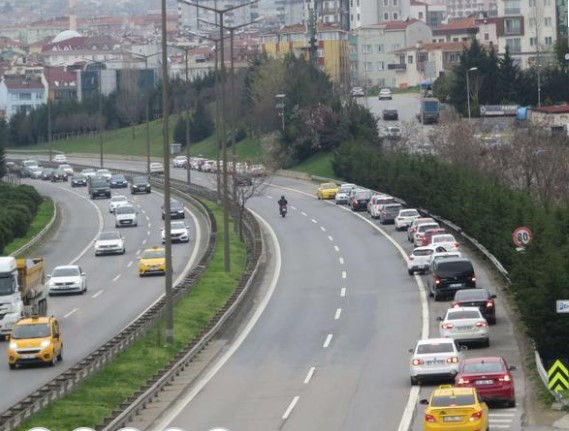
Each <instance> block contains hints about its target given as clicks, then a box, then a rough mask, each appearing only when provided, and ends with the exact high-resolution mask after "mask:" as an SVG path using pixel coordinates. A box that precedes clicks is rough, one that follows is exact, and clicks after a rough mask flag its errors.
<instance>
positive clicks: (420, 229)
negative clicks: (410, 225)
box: [413, 222, 440, 247]
mask: <svg viewBox="0 0 569 431" xmlns="http://www.w3.org/2000/svg"><path fill="white" fill-rule="evenodd" d="M437 228H440V226H439V224H438V223H437V222H427V223H420V224H418V225H417V229H416V230H415V234H414V235H413V244H415V247H419V246H420V245H423V235H424V233H425V232H426V231H428V230H429V229H437Z"/></svg>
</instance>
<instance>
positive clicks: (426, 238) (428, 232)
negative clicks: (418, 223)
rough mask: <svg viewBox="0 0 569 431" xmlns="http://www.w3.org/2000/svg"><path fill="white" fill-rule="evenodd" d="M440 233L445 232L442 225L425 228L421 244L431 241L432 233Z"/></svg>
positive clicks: (427, 243)
mask: <svg viewBox="0 0 569 431" xmlns="http://www.w3.org/2000/svg"><path fill="white" fill-rule="evenodd" d="M442 233H446V231H445V230H444V228H442V227H437V228H434V229H427V230H426V231H425V233H423V243H422V244H421V245H429V244H430V243H431V237H432V236H433V235H440V234H442Z"/></svg>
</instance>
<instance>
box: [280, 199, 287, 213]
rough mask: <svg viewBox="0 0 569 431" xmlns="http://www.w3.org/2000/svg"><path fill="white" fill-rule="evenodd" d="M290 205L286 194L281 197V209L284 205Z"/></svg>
mask: <svg viewBox="0 0 569 431" xmlns="http://www.w3.org/2000/svg"><path fill="white" fill-rule="evenodd" d="M287 205H288V201H287V200H286V199H285V197H284V195H282V196H281V198H280V199H279V211H280V209H281V208H282V207H286V206H287Z"/></svg>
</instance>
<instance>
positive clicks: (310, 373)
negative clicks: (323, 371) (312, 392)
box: [304, 367, 316, 385]
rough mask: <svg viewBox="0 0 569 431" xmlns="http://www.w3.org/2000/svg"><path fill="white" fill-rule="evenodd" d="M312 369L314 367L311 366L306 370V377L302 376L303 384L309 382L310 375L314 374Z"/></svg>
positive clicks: (314, 369)
mask: <svg viewBox="0 0 569 431" xmlns="http://www.w3.org/2000/svg"><path fill="white" fill-rule="evenodd" d="M314 371H316V368H315V367H311V368H310V370H308V374H306V377H305V378H304V384H305V385H306V384H308V382H310V379H312V376H313V375H314Z"/></svg>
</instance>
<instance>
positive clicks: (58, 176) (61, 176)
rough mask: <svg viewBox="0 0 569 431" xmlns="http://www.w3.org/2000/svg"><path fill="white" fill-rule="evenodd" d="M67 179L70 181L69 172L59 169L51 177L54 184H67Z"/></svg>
mask: <svg viewBox="0 0 569 431" xmlns="http://www.w3.org/2000/svg"><path fill="white" fill-rule="evenodd" d="M67 179H68V177H67V172H65V171H64V170H63V169H61V168H57V169H56V170H55V171H53V174H52V175H51V182H52V183H56V182H58V181H62V182H65V181H67Z"/></svg>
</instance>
